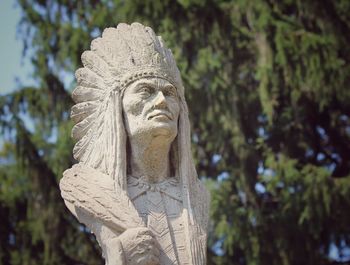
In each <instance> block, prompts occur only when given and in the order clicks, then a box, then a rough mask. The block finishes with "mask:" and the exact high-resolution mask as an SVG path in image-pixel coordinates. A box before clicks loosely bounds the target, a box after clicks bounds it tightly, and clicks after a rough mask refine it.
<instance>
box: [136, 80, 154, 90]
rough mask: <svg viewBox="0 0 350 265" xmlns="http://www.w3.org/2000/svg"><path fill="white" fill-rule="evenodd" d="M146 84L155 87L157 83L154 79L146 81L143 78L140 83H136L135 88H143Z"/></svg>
mask: <svg viewBox="0 0 350 265" xmlns="http://www.w3.org/2000/svg"><path fill="white" fill-rule="evenodd" d="M144 86H147V87H153V88H155V87H156V84H155V82H153V81H144V80H143V81H139V82H138V83H136V85H135V89H140V88H142V87H144Z"/></svg>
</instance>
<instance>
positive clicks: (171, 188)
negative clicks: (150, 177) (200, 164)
mask: <svg viewBox="0 0 350 265" xmlns="http://www.w3.org/2000/svg"><path fill="white" fill-rule="evenodd" d="M128 191H129V196H130V198H131V200H132V202H133V203H134V205H135V208H136V209H137V211H138V212H139V215H140V217H141V218H142V219H143V221H144V223H145V224H147V227H148V228H149V229H150V230H151V231H152V232H153V234H154V235H155V237H156V239H157V241H158V242H159V244H160V246H161V256H160V260H161V264H162V265H168V264H188V256H187V252H186V248H185V245H186V241H185V240H186V238H185V225H184V218H183V214H182V213H183V202H182V195H181V189H180V187H179V185H166V186H164V187H162V188H158V187H157V188H155V189H154V188H152V187H151V188H149V187H146V188H145V187H143V186H142V185H134V186H132V185H129V188H128Z"/></svg>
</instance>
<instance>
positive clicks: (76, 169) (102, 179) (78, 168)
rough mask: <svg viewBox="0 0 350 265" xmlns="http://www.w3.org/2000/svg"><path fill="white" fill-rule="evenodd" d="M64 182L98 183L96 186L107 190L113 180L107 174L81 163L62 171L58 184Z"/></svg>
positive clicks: (111, 185)
mask: <svg viewBox="0 0 350 265" xmlns="http://www.w3.org/2000/svg"><path fill="white" fill-rule="evenodd" d="M64 183H70V184H76V185H78V184H82V183H86V184H87V183H90V184H92V185H94V184H98V186H100V187H105V188H106V189H108V190H109V189H111V188H112V187H113V180H112V178H111V177H110V176H109V175H107V174H104V173H102V172H101V171H98V170H96V169H94V168H92V167H89V166H86V165H84V164H82V163H78V164H75V165H73V166H72V167H71V168H69V169H67V170H65V171H64V172H63V178H62V179H61V181H60V185H62V184H64Z"/></svg>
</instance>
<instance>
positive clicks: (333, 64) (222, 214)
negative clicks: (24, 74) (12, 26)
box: [0, 0, 350, 265]
mask: <svg viewBox="0 0 350 265" xmlns="http://www.w3.org/2000/svg"><path fill="white" fill-rule="evenodd" d="M18 3H19V5H20V7H21V9H22V11H23V17H22V21H21V24H20V26H19V29H20V33H21V35H22V38H23V41H24V43H25V44H26V51H27V52H28V54H29V55H28V56H30V58H31V61H32V64H33V66H34V69H35V72H34V73H35V78H36V81H37V86H36V87H21V88H19V89H18V90H16V91H15V92H13V93H10V94H8V95H2V96H1V97H0V127H1V129H2V132H3V134H4V136H5V137H4V138H5V142H4V144H3V147H2V150H1V160H0V161H1V164H0V183H1V184H0V189H1V193H0V215H1V217H2V218H1V226H0V239H1V241H0V242H1V245H0V264H50V265H51V264H103V262H102V259H101V258H100V255H99V250H98V247H97V245H96V242H95V240H94V239H93V236H91V235H90V234H89V233H88V231H86V230H85V229H84V228H83V227H82V226H81V225H79V224H78V223H77V222H76V221H75V220H74V218H73V217H72V216H71V215H70V214H69V213H68V211H67V210H66V209H65V207H64V205H63V202H62V200H61V198H60V196H59V190H58V188H57V183H58V180H59V179H60V177H61V176H62V171H63V170H64V169H66V168H68V167H69V166H70V165H72V164H73V163H74V161H73V159H72V157H71V150H72V145H73V142H72V140H71V138H70V130H71V126H72V124H71V122H70V121H69V109H70V106H71V105H72V103H71V99H70V97H69V93H70V91H71V90H72V88H73V87H74V82H73V83H72V84H69V82H67V80H70V79H71V77H72V74H73V72H74V70H75V69H76V68H78V66H79V65H81V62H80V54H81V53H82V51H83V50H86V49H88V48H89V44H90V42H91V39H92V38H95V37H97V36H99V35H100V34H101V32H102V30H103V29H104V28H106V27H110V26H116V25H117V24H118V23H120V22H127V23H131V22H134V21H138V22H141V23H143V24H146V25H149V26H151V27H152V28H153V29H154V30H155V31H156V32H157V33H158V34H159V35H161V36H162V37H163V39H164V40H165V42H166V43H167V46H168V47H170V48H171V49H172V51H173V53H174V55H175V57H176V59H177V63H178V67H179V68H180V71H181V74H182V78H183V81H184V84H185V88H186V97H187V101H188V104H189V109H190V115H191V117H190V118H191V122H192V135H193V151H194V156H195V158H196V163H197V169H198V173H199V175H200V176H201V178H202V179H203V180H204V181H205V182H206V184H207V186H208V187H209V188H210V190H211V192H212V205H211V217H212V224H211V230H210V238H209V246H208V253H209V262H208V264H247V265H258V264H261V265H265V264H269V265H274V264H276V265H280V264H283V265H298V264H350V263H349V260H350V258H349V257H347V256H346V255H345V254H346V253H345V250H346V248H347V247H349V245H350V227H349V223H350V215H349V214H348V212H349V209H350V199H349V198H350V175H349V174H350V173H349V169H350V159H349V158H350V157H349V156H350V141H349V140H350V139H349V138H350V91H349V90H348V86H349V84H350V64H349V61H350V46H349V45H348V44H349V43H350V2H349V1H347V0H338V1H330V0H322V1H296V2H293V1H289V0H283V1H272V0H270V1H261V0H249V1H243V0H237V1H222V0H207V1H204V0H178V1H170V0H165V1H149V0H142V1H141V0H134V1H118V0H115V1H112V0H111V1H94V0H84V1H67V0H47V1H42V0H18ZM332 247H337V248H338V249H339V250H340V257H339V259H337V260H334V259H331V258H330V256H329V252H330V249H331V248H332ZM342 251H343V252H342ZM342 255H344V257H342Z"/></svg>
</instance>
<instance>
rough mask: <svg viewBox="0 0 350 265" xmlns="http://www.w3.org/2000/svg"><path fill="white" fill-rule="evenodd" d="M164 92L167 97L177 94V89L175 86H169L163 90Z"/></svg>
mask: <svg viewBox="0 0 350 265" xmlns="http://www.w3.org/2000/svg"><path fill="white" fill-rule="evenodd" d="M163 94H164V96H167V97H176V96H177V93H176V89H175V88H174V87H167V88H166V89H164V90H163Z"/></svg>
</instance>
